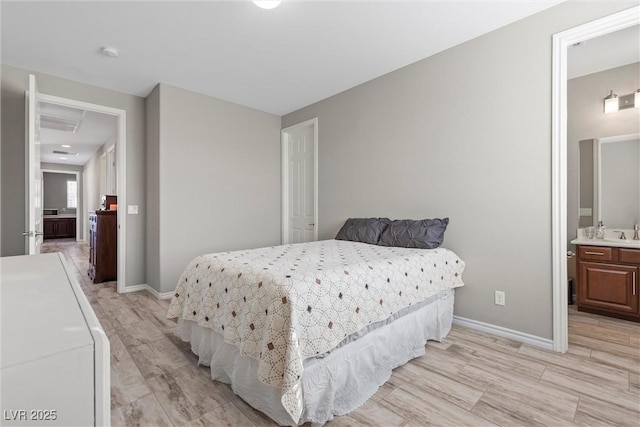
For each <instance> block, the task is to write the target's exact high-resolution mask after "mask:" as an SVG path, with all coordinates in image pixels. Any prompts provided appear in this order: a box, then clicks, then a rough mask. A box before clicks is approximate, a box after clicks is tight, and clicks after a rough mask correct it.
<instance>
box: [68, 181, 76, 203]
mask: <svg viewBox="0 0 640 427" xmlns="http://www.w3.org/2000/svg"><path fill="white" fill-rule="evenodd" d="M77 207H78V182H77V181H67V208H77Z"/></svg>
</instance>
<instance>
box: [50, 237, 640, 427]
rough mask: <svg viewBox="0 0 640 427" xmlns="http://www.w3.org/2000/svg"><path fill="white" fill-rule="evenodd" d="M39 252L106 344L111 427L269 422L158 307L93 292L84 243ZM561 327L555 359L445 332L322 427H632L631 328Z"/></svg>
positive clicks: (635, 367) (635, 396) (613, 323)
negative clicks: (78, 298) (565, 346)
mask: <svg viewBox="0 0 640 427" xmlns="http://www.w3.org/2000/svg"><path fill="white" fill-rule="evenodd" d="M43 249H44V250H46V251H61V252H63V253H64V254H65V256H66V257H67V259H68V260H69V261H70V265H71V266H73V267H75V268H76V269H77V271H76V272H75V273H76V276H77V278H78V281H79V283H80V284H81V286H82V289H83V290H84V292H85V293H86V295H87V297H88V298H89V301H90V302H91V304H92V305H93V308H94V310H95V312H96V314H97V316H98V318H99V319H100V322H101V323H102V326H103V327H104V330H105V332H106V333H107V335H108V336H109V340H110V342H111V397H112V400H111V407H112V412H111V419H112V423H113V425H114V426H119V425H128V426H134V425H141V426H171V425H174V426H254V425H255V426H271V425H274V423H273V422H272V421H271V420H269V419H268V418H267V417H266V416H264V415H263V414H261V413H259V412H257V411H255V410H253V409H252V408H251V407H249V406H248V405H247V404H246V403H244V402H243V401H242V400H241V399H240V398H238V397H237V396H235V395H234V394H233V392H232V391H231V389H230V387H229V386H227V385H225V384H221V383H218V382H213V381H211V380H210V379H209V370H208V369H207V368H205V367H198V366H197V359H196V357H195V356H194V355H193V354H192V353H191V351H190V348H189V344H185V343H183V342H181V340H179V339H177V338H176V337H175V336H174V328H175V324H174V323H173V322H171V321H168V320H166V319H165V317H164V316H165V312H166V310H167V307H168V304H169V303H168V301H159V300H157V299H156V298H154V297H153V296H151V295H150V294H148V293H147V292H136V293H129V294H122V295H118V294H117V293H116V292H115V288H116V284H115V282H110V283H104V284H98V285H94V284H92V283H91V282H90V281H89V279H88V277H87V274H86V271H87V259H88V248H87V246H86V245H85V244H78V243H68V242H64V243H47V244H46V245H45V247H44V248H43ZM569 329H570V330H569V332H570V339H569V341H570V347H569V351H568V352H567V353H566V354H557V353H554V352H551V351H546V350H541V349H539V348H536V347H533V346H530V345H526V344H521V343H519V342H515V341H511V340H508V339H504V338H500V337H496V336H493V335H489V334H485V333H481V332H477V331H474V330H471V329H467V328H463V327H459V326H454V327H453V329H452V331H451V333H450V334H449V336H448V337H447V338H446V339H445V340H444V341H443V342H441V343H437V342H429V344H428V345H427V354H426V355H425V356H423V357H420V358H417V359H414V360H413V361H411V362H409V363H408V364H406V365H404V366H402V367H399V368H397V369H396V370H395V371H394V373H393V376H392V377H391V379H390V380H389V382H387V383H386V384H385V385H384V386H382V387H381V388H380V389H379V390H378V392H377V393H376V394H375V395H374V396H373V398H371V399H370V400H369V401H368V402H367V403H365V404H364V405H363V406H362V407H360V408H359V409H358V410H356V411H354V412H353V413H351V414H349V415H346V416H342V417H336V418H335V419H334V420H333V421H331V422H330V423H328V424H327V426H332V427H335V426H407V427H410V426H411V427H413V426H425V425H442V426H462V425H471V426H489V425H500V426H520V425H526V426H530V425H546V426H570V425H579V426H640V325H638V324H637V323H633V322H627V321H622V320H616V319H611V318H606V317H601V316H597V315H591V314H585V313H578V312H576V311H575V310H573V309H572V310H570V316H569Z"/></svg>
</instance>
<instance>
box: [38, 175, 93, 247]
mask: <svg viewBox="0 0 640 427" xmlns="http://www.w3.org/2000/svg"><path fill="white" fill-rule="evenodd" d="M45 172H47V173H59V174H64V175H75V177H76V182H77V183H78V190H80V172H79V171H70V170H64V169H52V168H47V169H40V173H42V174H44V173H45ZM82 189H83V192H84V182H83V183H82ZM42 198H43V200H44V177H43V179H42ZM77 202H78V203H77V207H76V242H82V241H84V235H81V233H80V222H81V221H80V218H79V215H78V211H79V210H80V209H82V206H83V203H84V194H81V192H80V191H78V200H77ZM42 207H43V208H44V203H43V205H42ZM82 222H84V216H83V217H82ZM43 238H44V236H43Z"/></svg>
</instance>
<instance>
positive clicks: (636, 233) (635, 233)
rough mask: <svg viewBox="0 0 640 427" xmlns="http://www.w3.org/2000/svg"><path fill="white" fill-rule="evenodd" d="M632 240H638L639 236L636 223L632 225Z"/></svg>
mask: <svg viewBox="0 0 640 427" xmlns="http://www.w3.org/2000/svg"><path fill="white" fill-rule="evenodd" d="M633 240H640V236H638V224H636V225H634V226H633Z"/></svg>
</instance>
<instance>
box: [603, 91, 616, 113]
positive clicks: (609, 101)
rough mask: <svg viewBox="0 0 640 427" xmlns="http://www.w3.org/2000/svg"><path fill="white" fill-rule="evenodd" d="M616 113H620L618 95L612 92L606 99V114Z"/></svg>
mask: <svg viewBox="0 0 640 427" xmlns="http://www.w3.org/2000/svg"><path fill="white" fill-rule="evenodd" d="M614 111H618V95H616V94H615V93H613V90H611V91H610V92H609V95H607V96H605V98H604V112H605V113H613V112H614Z"/></svg>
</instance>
